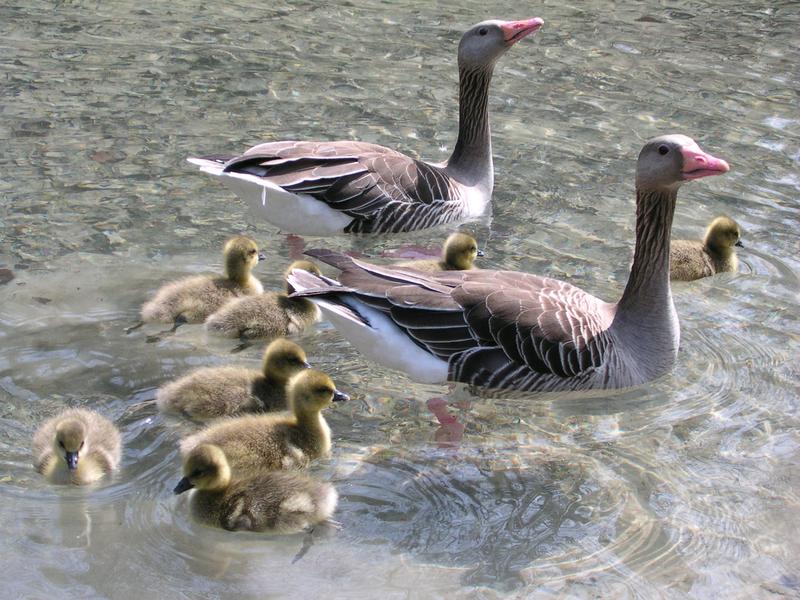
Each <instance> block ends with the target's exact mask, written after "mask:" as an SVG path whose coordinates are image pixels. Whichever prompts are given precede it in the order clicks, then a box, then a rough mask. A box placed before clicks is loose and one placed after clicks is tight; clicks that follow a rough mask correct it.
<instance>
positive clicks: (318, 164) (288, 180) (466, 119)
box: [188, 18, 544, 235]
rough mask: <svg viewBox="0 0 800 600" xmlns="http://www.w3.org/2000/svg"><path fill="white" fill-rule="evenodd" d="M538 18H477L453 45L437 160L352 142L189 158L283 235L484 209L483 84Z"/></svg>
mask: <svg viewBox="0 0 800 600" xmlns="http://www.w3.org/2000/svg"><path fill="white" fill-rule="evenodd" d="M543 23H544V22H543V21H542V19H539V18H533V19H527V20H523V21H496V20H492V21H483V22H482V23H478V24H477V25H475V26H474V27H472V28H471V29H470V30H469V31H467V32H466V33H465V34H464V35H463V37H462V38H461V42H460V44H459V46H458V68H459V121H458V140H457V141H456V145H455V148H454V149H453V153H452V155H451V156H450V158H449V159H448V160H447V161H446V162H445V163H442V164H431V163H426V162H423V161H421V160H416V159H414V158H411V157H409V156H406V155H404V154H401V153H399V152H396V151H394V150H391V149H389V148H385V147H383V146H378V145H376V144H368V143H364V142H353V141H335V142H298V141H285V142H268V143H265V144H259V145H258V146H253V147H252V148H250V149H249V150H247V151H246V152H245V153H244V154H241V155H238V156H237V155H213V156H205V157H201V158H189V159H188V160H189V162H191V163H193V164H195V165H198V166H199V167H200V168H201V170H202V171H205V172H207V173H211V174H212V175H217V176H219V177H222V179H223V180H224V181H225V183H226V184H227V185H228V186H229V187H231V188H232V189H233V191H234V192H236V193H237V194H238V195H239V196H240V197H241V198H242V199H244V200H245V201H246V202H247V203H248V204H249V205H250V206H251V207H252V208H253V209H254V210H255V212H256V213H257V214H259V215H261V216H262V217H263V218H264V219H266V220H267V221H269V222H270V223H272V224H273V225H276V226H277V227H279V228H280V229H281V230H283V231H285V232H287V233H296V234H300V235H329V234H335V233H394V232H400V231H414V230H417V229H424V228H426V227H433V226H435V225H440V224H442V223H450V222H452V221H457V220H461V219H465V218H468V217H473V216H479V215H482V214H484V213H485V212H486V209H487V207H488V205H489V201H490V200H491V196H492V188H493V186H494V171H493V166H492V143H491V136H490V132H489V114H488V100H489V82H490V81H491V79H492V71H493V70H494V65H495V63H496V62H497V60H498V59H499V58H500V57H501V56H502V55H503V54H505V52H506V51H507V50H508V49H509V48H510V47H511V46H513V45H514V44H515V43H516V42H518V41H519V40H521V39H522V38H524V37H525V36H527V35H529V34H531V33H534V32H535V31H537V30H538V29H539V28H540V27H541V26H542V24H543Z"/></svg>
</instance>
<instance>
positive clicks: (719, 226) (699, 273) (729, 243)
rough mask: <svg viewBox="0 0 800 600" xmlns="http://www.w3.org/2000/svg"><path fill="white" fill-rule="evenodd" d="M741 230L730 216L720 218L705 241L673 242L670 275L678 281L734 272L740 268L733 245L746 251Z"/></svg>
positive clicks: (670, 254) (715, 220) (705, 237)
mask: <svg viewBox="0 0 800 600" xmlns="http://www.w3.org/2000/svg"><path fill="white" fill-rule="evenodd" d="M741 234H742V232H741V229H740V228H739V225H738V224H737V223H736V221H734V220H733V219H731V218H729V217H717V218H716V219H714V220H713V221H711V224H710V225H709V226H708V229H706V233H705V236H704V237H703V240H702V241H700V240H673V241H672V243H671V244H670V248H669V276H670V279H672V280H675V281H693V280H695V279H700V278H702V277H709V276H711V275H715V274H716V273H724V272H735V271H736V270H737V268H738V267H739V259H738V258H736V251H735V250H734V246H738V247H740V248H743V247H744V245H743V244H742V242H741V241H739V238H740V237H741Z"/></svg>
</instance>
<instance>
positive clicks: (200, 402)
mask: <svg viewBox="0 0 800 600" xmlns="http://www.w3.org/2000/svg"><path fill="white" fill-rule="evenodd" d="M262 364H263V368H262V370H261V371H256V370H254V369H245V368H242V367H204V368H202V369H197V370H195V371H192V372H191V373H189V374H188V375H186V376H184V377H181V378H180V379H178V380H176V381H173V382H171V383H168V384H166V385H165V386H163V387H161V388H159V390H158V391H157V392H156V404H157V405H158V408H159V409H160V410H161V411H163V412H169V413H176V414H184V415H186V416H188V417H190V418H192V419H196V420H205V419H213V418H216V417H224V416H231V415H236V414H239V413H247V412H264V411H273V410H286V408H287V401H286V383H287V382H288V381H289V379H290V378H291V377H292V376H293V375H294V374H295V373H297V372H298V371H300V370H302V369H305V368H308V367H309V366H310V365H309V364H308V361H307V359H306V353H305V352H304V351H303V349H302V348H301V347H300V346H298V345H297V344H295V343H294V342H290V341H289V340H285V339H278V340H275V341H274V342H272V343H271V344H269V346H267V349H266V350H265V351H264V360H263V363H262Z"/></svg>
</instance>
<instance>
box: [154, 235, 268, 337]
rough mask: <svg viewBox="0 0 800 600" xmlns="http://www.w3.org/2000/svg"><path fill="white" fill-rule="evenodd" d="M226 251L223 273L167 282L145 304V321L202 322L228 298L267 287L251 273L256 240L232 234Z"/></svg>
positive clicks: (255, 260)
mask: <svg viewBox="0 0 800 600" xmlns="http://www.w3.org/2000/svg"><path fill="white" fill-rule="evenodd" d="M223 254H224V257H225V276H224V277H213V276H210V275H198V276H194V277H185V278H183V279H178V280H176V281H173V282H170V283H167V284H166V285H164V286H162V287H161V288H159V290H158V291H157V292H156V294H155V296H154V297H153V299H152V300H149V301H148V302H146V303H145V304H144V305H143V306H142V321H144V322H145V323H152V322H158V323H173V322H176V321H178V320H181V321H183V322H186V323H202V322H203V321H204V320H205V319H206V317H208V315H210V314H211V313H213V312H214V311H215V310H218V309H219V308H221V307H222V305H223V304H225V303H226V302H228V301H229V300H231V299H233V298H236V297H238V296H247V295H251V294H260V293H261V292H262V291H264V288H263V287H262V286H261V283H260V282H259V281H258V280H257V279H256V278H255V277H253V276H252V275H251V274H250V270H251V269H252V268H253V267H254V266H255V265H256V264H257V263H258V246H257V245H256V243H255V242H254V241H253V240H251V239H250V238H247V237H243V236H237V237H234V238H231V239H230V240H228V241H227V243H226V244H225V248H224V250H223Z"/></svg>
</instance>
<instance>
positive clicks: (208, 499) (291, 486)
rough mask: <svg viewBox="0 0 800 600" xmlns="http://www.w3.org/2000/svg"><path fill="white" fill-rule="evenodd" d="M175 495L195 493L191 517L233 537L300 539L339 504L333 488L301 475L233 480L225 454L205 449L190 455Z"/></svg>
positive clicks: (269, 474) (282, 473)
mask: <svg viewBox="0 0 800 600" xmlns="http://www.w3.org/2000/svg"><path fill="white" fill-rule="evenodd" d="M183 475H184V477H183V479H181V480H180V481H179V482H178V485H177V486H175V489H174V490H173V491H174V492H175V493H176V494H182V493H183V492H185V491H187V490H190V489H194V490H195V491H194V492H193V493H192V497H191V501H190V502H191V511H192V515H193V516H194V518H195V519H197V520H198V521H200V522H202V523H205V524H207V525H212V526H215V527H222V528H223V529H227V530H229V531H237V530H244V531H269V532H271V533H281V534H287V533H296V532H298V531H302V530H303V529H307V528H309V527H311V526H313V525H316V524H318V523H321V522H323V521H325V520H327V519H329V518H330V517H331V515H332V514H333V511H334V510H335V509H336V503H337V501H338V499H339V496H338V494H337V493H336V490H335V489H334V487H333V486H332V485H331V484H329V483H323V482H320V481H315V480H314V479H311V478H310V477H308V476H307V475H304V474H302V473H291V472H286V471H272V472H266V473H259V474H256V475H254V476H252V477H248V478H245V479H239V480H236V481H232V480H231V469H230V466H229V465H228V459H227V458H226V457H225V453H224V452H223V451H222V450H221V449H220V448H219V446H214V445H212V444H201V445H199V446H197V447H195V448H193V449H192V450H191V452H189V453H188V454H187V455H186V458H185V460H184V462H183Z"/></svg>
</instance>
